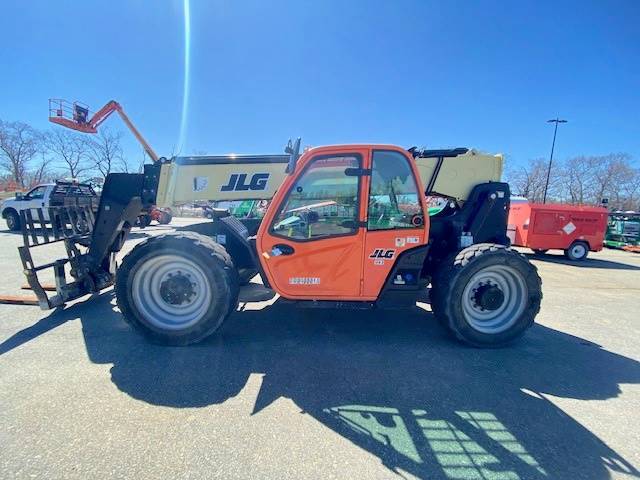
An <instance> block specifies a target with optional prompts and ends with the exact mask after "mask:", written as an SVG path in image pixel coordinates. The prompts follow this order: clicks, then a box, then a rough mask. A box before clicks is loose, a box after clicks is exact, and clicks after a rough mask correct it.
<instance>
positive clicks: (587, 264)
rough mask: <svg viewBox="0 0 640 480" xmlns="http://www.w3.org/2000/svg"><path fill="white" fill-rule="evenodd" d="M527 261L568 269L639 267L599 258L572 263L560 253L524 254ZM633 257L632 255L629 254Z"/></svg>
mask: <svg viewBox="0 0 640 480" xmlns="http://www.w3.org/2000/svg"><path fill="white" fill-rule="evenodd" d="M525 255H526V256H527V258H528V259H529V260H538V261H541V262H549V263H557V264H559V265H568V266H570V267H580V268H608V269H611V270H640V267H637V266H635V265H630V264H628V263H622V262H614V261H612V260H602V259H600V258H585V259H584V260H580V261H573V260H569V259H568V258H566V257H565V256H564V255H562V254H561V253H558V254H553V253H546V254H544V255H535V254H533V253H528V252H527V253H525ZM629 255H634V254H632V253H631V254H629Z"/></svg>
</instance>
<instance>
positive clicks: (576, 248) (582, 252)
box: [564, 240, 589, 262]
mask: <svg viewBox="0 0 640 480" xmlns="http://www.w3.org/2000/svg"><path fill="white" fill-rule="evenodd" d="M564 255H565V257H567V258H568V259H569V260H572V261H574V262H578V261H580V260H584V259H585V258H587V255H589V245H587V243H586V242H581V241H577V240H576V241H575V242H573V243H572V244H571V245H569V248H567V249H566V250H565V251H564Z"/></svg>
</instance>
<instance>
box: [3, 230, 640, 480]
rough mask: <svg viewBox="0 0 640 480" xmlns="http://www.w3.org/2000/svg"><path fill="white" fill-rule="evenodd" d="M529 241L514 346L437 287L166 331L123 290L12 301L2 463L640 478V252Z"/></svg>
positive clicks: (178, 471) (180, 473)
mask: <svg viewBox="0 0 640 480" xmlns="http://www.w3.org/2000/svg"><path fill="white" fill-rule="evenodd" d="M185 222H188V221H186V220H181V219H176V223H178V224H180V223H185ZM166 228H167V227H151V228H148V229H146V230H144V231H138V232H136V234H135V236H136V239H134V240H133V241H132V242H129V244H132V243H133V242H135V241H137V240H138V239H140V238H144V236H146V235H154V234H157V233H160V232H162V231H166ZM0 229H2V231H1V232H0V262H1V264H2V266H3V267H4V268H3V275H2V278H1V279H0V293H2V294H12V295H15V294H19V293H20V292H19V290H18V289H19V286H20V285H21V284H23V283H24V277H23V275H22V272H21V269H20V264H19V260H18V255H17V251H16V247H17V246H18V245H19V243H20V236H18V235H15V234H11V233H9V232H7V231H6V230H5V227H4V223H2V224H0ZM54 254H55V252H53V250H52V251H49V252H46V253H45V254H44V256H45V257H47V256H48V257H49V258H54V257H53V255H54ZM530 258H531V259H532V260H533V262H534V263H535V264H536V265H537V267H538V268H539V271H540V274H541V276H542V278H543V288H544V300H543V307H542V311H541V313H540V315H539V316H538V324H537V325H536V326H535V327H534V328H532V329H531V330H530V331H529V332H528V334H527V335H526V337H525V338H524V339H523V340H522V341H520V342H518V343H517V344H515V345H513V346H511V347H509V348H505V349H499V350H477V349H472V348H467V347H464V346H462V345H460V344H458V343H456V342H455V341H453V340H452V339H450V338H449V337H448V336H447V334H446V333H444V332H443V331H442V330H441V329H440V328H439V327H438V325H437V322H435V321H434V319H433V317H432V315H431V313H430V312H429V311H428V310H425V309H424V308H421V307H420V306H418V307H416V308H415V309H414V310H412V311H407V312H377V311H363V312H353V311H338V310H335V311H327V312H322V313H320V312H309V311H306V310H303V309H295V308H293V307H291V306H289V305H286V304H283V303H281V302H279V301H277V300H276V301H273V300H272V301H269V302H250V303H247V304H243V305H241V310H243V311H239V312H237V313H236V314H234V315H233V316H232V317H231V318H230V319H229V321H228V322H227V323H226V324H225V325H224V326H223V327H222V329H221V331H220V332H219V333H218V334H217V335H216V336H214V337H213V338H211V339H209V340H207V341H206V342H204V343H202V344H200V345H197V346H192V347H187V348H167V347H159V346H154V345H150V344H148V343H146V342H145V341H144V340H142V339H141V338H140V337H139V336H138V335H136V334H135V333H134V332H133V331H131V330H130V329H129V327H128V326H127V325H126V324H125V323H124V322H123V321H122V319H121V317H120V314H119V312H118V311H117V308H116V307H115V300H114V297H113V293H112V291H111V290H107V291H105V292H104V293H102V294H101V295H99V296H96V297H95V298H92V299H89V300H85V301H80V302H76V303H75V304H73V305H70V306H68V307H66V308H65V309H64V310H59V311H55V312H43V311H40V310H39V309H37V307H27V306H10V305H1V306H0V319H1V320H0V478H6V479H13V478H46V479H62V478H73V479H87V478H100V479H111V478H145V479H146V478H158V479H166V478H180V479H188V478H224V479H228V478H277V479H280V478H313V479H317V478H322V479H330V478H396V477H398V476H402V477H406V478H430V479H439V478H442V479H445V478H446V479H454V478H465V479H467V478H468V479H476V478H477V479H515V478H521V479H538V478H540V479H542V478H546V479H581V478H585V479H587V478H588V479H600V478H638V477H640V473H639V471H638V469H639V468H640V435H639V433H638V430H639V429H638V426H639V423H638V420H637V415H638V412H640V387H639V385H638V384H639V383H640V363H639V360H640V344H639V342H638V339H639V336H638V333H639V330H640V327H639V324H638V322H639V321H640V320H639V319H640V316H639V315H638V312H640V281H639V280H640V255H634V254H630V253H626V252H621V251H613V250H605V251H603V252H600V253H596V254H592V255H591V256H590V258H589V259H588V260H587V261H585V262H583V263H580V264H574V265H572V264H567V263H566V262H565V261H564V260H563V257H561V256H559V255H558V254H556V255H554V254H551V255H548V256H546V257H544V258H541V259H537V258H533V257H530Z"/></svg>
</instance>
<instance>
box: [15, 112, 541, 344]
mask: <svg viewBox="0 0 640 480" xmlns="http://www.w3.org/2000/svg"><path fill="white" fill-rule="evenodd" d="M67 126H69V125H67ZM70 126H72V127H73V123H72V124H70ZM285 153H286V155H275V156H274V155H264V156H234V155H229V156H218V157H178V158H174V159H164V158H159V159H158V161H156V162H154V163H153V164H150V165H145V166H144V172H143V173H140V174H130V173H113V174H110V175H109V176H108V177H107V179H106V181H105V184H104V188H103V192H102V197H101V200H100V206H99V209H98V212H97V215H96V218H95V221H94V222H92V223H91V227H92V230H91V232H90V233H89V234H81V233H77V234H75V233H74V234H70V235H68V236H67V237H65V238H64V239H63V241H64V242H65V245H66V246H67V252H68V253H69V258H67V259H63V260H61V261H65V262H69V263H70V265H71V276H72V277H73V278H72V281H71V282H67V281H66V279H64V278H58V276H56V295H54V296H52V297H48V296H47V294H46V292H45V291H44V289H43V288H42V287H41V286H40V285H39V282H38V278H37V275H36V273H37V272H36V271H35V270H36V268H37V267H35V266H34V265H30V264H29V263H25V262H24V261H23V266H24V268H25V273H26V274H27V279H28V281H29V284H30V286H31V287H32V289H33V291H34V292H35V293H36V295H37V297H38V299H39V301H40V305H41V306H42V307H43V308H52V307H55V306H59V305H62V304H63V303H64V302H67V301H69V300H72V299H75V298H78V297H79V296H81V295H84V294H88V293H93V292H97V291H100V290H101V289H103V288H106V287H108V286H110V285H113V284H115V292H116V297H117V301H118V305H119V307H120V310H121V311H122V313H123V315H124V318H125V319H126V321H127V322H129V323H130V324H131V325H132V326H133V327H134V328H135V329H136V330H137V331H139V332H140V333H142V334H143V335H144V336H146V337H147V338H149V339H150V340H152V341H155V342H159V343H163V344H171V345H186V344H190V343H194V342H198V341H200V340H202V339H203V338H205V337H206V336H208V335H210V334H212V333H213V332H214V331H215V330H216V329H217V328H219V326H220V325H221V324H222V322H223V321H224V319H225V318H226V317H227V316H228V315H229V314H230V313H231V312H233V311H235V309H236V305H237V302H238V294H239V290H240V289H241V288H242V284H244V283H246V282H247V281H248V280H249V279H250V278H251V277H253V276H254V275H255V274H258V275H260V277H261V279H262V283H263V285H264V286H265V288H268V289H272V290H273V291H274V292H275V293H278V294H279V295H280V296H281V297H282V298H283V299H285V300H287V301H291V302H295V303H296V304H298V305H300V306H304V307H311V308H325V307H329V308H356V309H361V308H383V309H401V308H408V307H412V306H415V303H416V301H417V299H418V298H419V297H422V296H423V295H422V293H423V292H424V290H425V289H426V288H427V286H428V285H429V284H430V285H431V295H430V298H431V306H432V310H433V312H434V314H435V316H436V317H437V318H438V319H439V320H440V321H441V323H442V324H443V325H444V326H446V327H447V328H448V329H449V330H450V331H451V332H452V333H453V334H454V335H455V336H456V337H457V338H458V339H460V340H463V341H465V342H467V343H469V344H471V345H475V346H498V345H503V344H505V343H508V342H510V341H512V340H514V339H516V338H518V337H519V336H520V335H522V334H523V333H524V332H525V331H526V330H527V328H529V327H530V326H531V325H532V324H533V322H534V318H535V316H536V315H537V313H538V311H539V309H540V303H541V299H542V292H541V281H540V277H539V276H538V274H537V271H536V268H535V267H534V266H533V265H532V264H530V263H529V262H528V261H527V260H526V258H524V257H523V256H522V255H520V254H519V253H517V252H515V251H513V250H511V249H510V248H509V247H508V243H509V242H508V238H507V236H506V224H507V212H508V208H509V198H510V193H509V186H508V185H507V184H506V183H503V182H500V181H499V176H500V173H501V170H502V158H501V157H500V156H486V155H480V154H478V153H477V152H474V151H472V150H468V149H451V150H418V149H416V148H411V149H408V150H407V149H404V148H400V147H397V146H393V145H378V144H360V145H334V146H326V147H317V148H310V149H307V150H305V152H304V153H303V154H302V155H301V154H300V139H297V140H296V141H295V142H291V141H290V142H289V144H288V145H287V148H286V149H285ZM476 160H478V162H477V165H476V164H475V163H474V162H475V161H476ZM423 176H425V177H424V178H423ZM426 195H440V196H444V197H446V198H447V202H446V205H445V207H444V208H443V209H442V210H441V211H440V212H439V213H437V214H436V215H434V216H432V217H429V214H428V213H429V212H428V207H427V203H426ZM238 198H242V199H247V198H254V199H261V200H270V202H269V206H268V207H267V210H266V213H265V215H264V218H263V219H262V221H261V222H260V225H259V226H258V229H257V234H256V235H250V234H249V231H248V229H247V227H246V226H245V225H244V224H243V223H242V222H241V221H240V220H238V219H237V218H235V217H233V216H230V215H225V214H224V213H222V214H221V215H220V216H217V215H216V218H214V219H213V221H205V222H202V223H200V224H197V225H194V226H191V227H188V228H186V229H180V230H179V231H176V232H172V233H167V234H164V235H160V236H155V237H151V238H148V239H146V240H144V241H143V242H141V243H139V244H138V245H137V246H136V247H135V248H134V249H133V250H132V251H131V252H130V253H128V254H127V255H126V256H125V257H124V259H123V261H122V264H121V265H119V267H117V268H116V262H115V257H116V254H117V253H118V252H119V251H120V250H121V249H122V246H123V244H124V241H125V239H126V237H127V234H128V233H129V231H130V229H131V227H132V225H133V224H134V222H135V219H136V217H137V216H138V215H139V213H140V211H141V210H142V209H144V208H148V207H149V206H150V205H153V204H157V205H160V206H169V205H172V204H174V203H178V202H182V201H189V202H192V201H196V200H233V199H238ZM26 229H27V230H26V231H25V238H29V236H30V235H32V234H33V233H34V232H33V231H32V230H31V229H30V226H27V227H26ZM21 248H27V249H28V248H29V245H27V244H25V246H24V247H21ZM63 273H64V272H63Z"/></svg>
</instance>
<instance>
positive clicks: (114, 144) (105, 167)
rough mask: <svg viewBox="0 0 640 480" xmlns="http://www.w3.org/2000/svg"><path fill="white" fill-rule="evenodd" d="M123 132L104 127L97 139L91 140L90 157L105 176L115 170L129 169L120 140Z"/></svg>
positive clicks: (89, 144)
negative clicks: (114, 131)
mask: <svg viewBox="0 0 640 480" xmlns="http://www.w3.org/2000/svg"><path fill="white" fill-rule="evenodd" d="M121 139H122V132H116V133H113V132H111V131H110V130H108V129H106V128H103V129H102V130H100V133H99V134H98V136H97V137H96V138H95V139H92V140H89V142H88V146H89V157H90V159H91V161H92V163H93V165H94V166H95V168H97V169H98V171H99V172H100V174H101V175H102V176H103V177H106V176H107V175H109V173H110V172H112V171H114V170H122V171H127V170H128V167H127V163H126V161H125V160H124V156H123V153H122V146H121V145H120V140H121Z"/></svg>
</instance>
